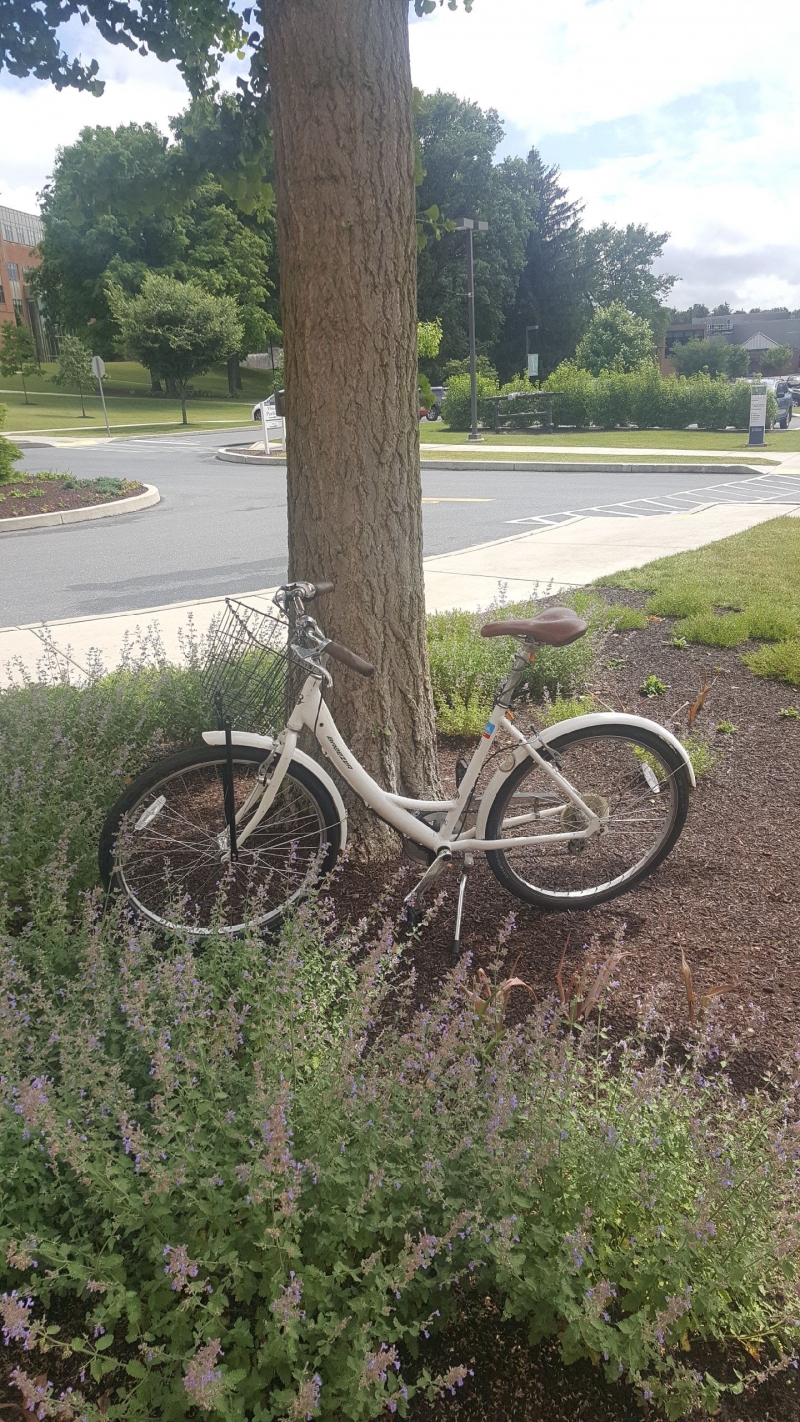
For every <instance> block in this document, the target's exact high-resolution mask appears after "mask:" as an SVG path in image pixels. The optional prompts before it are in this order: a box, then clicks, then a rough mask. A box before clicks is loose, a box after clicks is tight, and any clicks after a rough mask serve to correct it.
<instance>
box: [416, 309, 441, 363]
mask: <svg viewBox="0 0 800 1422" xmlns="http://www.w3.org/2000/svg"><path fill="white" fill-rule="evenodd" d="M441 344H442V323H441V321H440V320H439V318H438V316H437V318H436V320H435V321H418V322H417V351H418V353H419V357H420V359H421V360H435V359H436V357H437V356H438V354H439V347H440V346H441Z"/></svg>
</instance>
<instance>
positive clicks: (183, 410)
mask: <svg viewBox="0 0 800 1422" xmlns="http://www.w3.org/2000/svg"><path fill="white" fill-rule="evenodd" d="M180 396H181V420H182V421H183V423H184V424H185V425H188V423H189V421H188V420H187V418H186V381H185V380H181V381H180Z"/></svg>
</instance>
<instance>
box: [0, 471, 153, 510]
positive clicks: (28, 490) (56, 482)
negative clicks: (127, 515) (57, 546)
mask: <svg viewBox="0 0 800 1422" xmlns="http://www.w3.org/2000/svg"><path fill="white" fill-rule="evenodd" d="M76 482H77V481H76V480H71V479H69V476H66V478H65V479H47V480H45V481H44V482H43V481H41V480H36V479H30V480H27V479H21V480H19V481H17V482H15V483H13V484H0V519H4V518H22V517H23V515H25V514H37V513H60V512H62V510H64V509H85V508H92V507H93V506H94V505H95V504H114V503H116V502H117V501H118V500H119V499H130V498H132V497H133V495H134V494H143V493H144V492H145V486H144V484H140V483H139V481H138V480H136V479H120V480H119V481H118V482H119V484H120V489H119V491H118V492H117V493H108V492H107V491H104V490H102V489H97V488H95V487H93V486H94V484H95V481H94V480H92V479H86V480H81V481H80V486H79V487H78V488H70V487H68V486H67V487H65V483H67V484H69V483H76Z"/></svg>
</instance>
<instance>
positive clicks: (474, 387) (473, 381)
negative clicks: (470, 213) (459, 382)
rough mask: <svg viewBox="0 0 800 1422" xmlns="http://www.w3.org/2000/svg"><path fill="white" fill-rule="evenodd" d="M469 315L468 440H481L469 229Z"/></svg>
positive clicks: (468, 234)
mask: <svg viewBox="0 0 800 1422" xmlns="http://www.w3.org/2000/svg"><path fill="white" fill-rule="evenodd" d="M467 315H468V317H469V380H470V395H471V403H472V431H471V433H470V435H469V436H468V438H469V439H470V440H479V439H480V435H479V434H478V369H477V363H476V357H475V264H474V261H473V252H472V228H471V227H468V228H467Z"/></svg>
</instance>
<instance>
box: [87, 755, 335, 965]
mask: <svg viewBox="0 0 800 1422" xmlns="http://www.w3.org/2000/svg"><path fill="white" fill-rule="evenodd" d="M264 759H265V753H264V751H263V750H260V749H259V748H258V747H255V746H235V747H234V751H233V762H234V780H235V786H236V791H235V793H236V803H237V805H240V804H242V803H243V799H244V794H245V793H249V789H250V788H252V786H253V784H254V779H255V776H257V773H258V770H259V768H260V766H261V765H262V764H263V762H264ZM226 765H227V758H226V752H225V749H224V747H220V746H206V745H201V746H193V747H189V748H187V749H186V750H182V751H178V752H176V754H174V755H171V756H167V757H165V759H163V760H160V761H158V762H156V763H155V764H154V765H151V766H149V767H148V769H147V770H144V771H143V772H142V773H141V775H138V776H137V777H136V779H135V780H133V781H132V782H131V784H130V785H129V786H127V788H126V790H125V791H124V793H123V794H122V795H121V796H120V797H119V799H118V800H117V801H116V803H115V804H114V805H113V806H112V807H111V809H110V810H109V813H108V815H107V817H106V820H105V823H104V825H103V829H102V832H101V835H100V847H99V861H100V877H101V880H102V882H103V885H104V887H105V888H106V889H107V890H109V892H115V893H119V894H122V895H124V896H125V897H126V898H128V899H129V900H130V902H131V903H132V905H133V907H134V908H135V910H136V911H137V912H138V913H139V914H140V915H141V916H143V917H144V918H146V919H148V920H149V921H150V922H152V923H154V924H155V925H156V926H157V927H159V928H162V929H168V930H179V931H181V932H183V933H187V934H189V935H190V936H192V937H194V938H202V937H208V936H209V935H210V934H212V933H222V934H226V935H228V936H231V937H234V936H237V935H239V934H242V933H245V932H249V931H253V930H260V929H267V928H269V927H271V926H273V925H276V924H277V923H278V922H279V921H280V919H281V918H282V917H283V916H284V914H285V913H286V911H287V909H288V908H290V907H291V905H292V904H294V903H296V902H298V901H299V900H300V899H301V898H303V897H304V896H305V894H307V893H308V891H309V890H310V889H311V888H312V887H313V886H314V884H316V883H318V882H319V880H320V879H321V878H322V877H324V875H325V874H327V873H329V872H330V870H331V869H332V868H333V866H334V865H335V863H336V861H337V859H338V857H339V853H340V850H341V840H342V834H341V830H342V827H341V823H340V820H339V812H338V810H337V808H336V805H335V803H334V801H333V798H332V796H331V795H330V793H329V791H328V790H327V788H326V787H325V785H324V784H323V783H322V781H321V780H320V779H319V777H318V776H316V775H315V774H314V772H313V771H312V770H310V769H309V768H308V767H306V766H304V765H301V764H300V763H299V762H297V761H291V762H290V764H289V767H288V770H287V774H286V779H285V780H284V782H283V784H282V785H281V787H280V789H279V791H278V795H277V796H276V800H275V802H274V804H273V806H271V807H270V810H269V811H268V813H267V815H266V817H265V820H264V822H263V823H262V825H261V826H259V827H258V829H257V830H256V831H254V834H253V837H252V839H251V840H250V841H246V842H245V844H244V845H243V846H242V849H241V853H240V857H239V861H238V863H237V864H236V865H235V866H233V868H232V866H230V865H224V864H223V861H222V855H221V853H220V852H219V841H218V836H219V834H220V833H223V832H224V830H225V823H226V822H225V818H224V799H223V778H222V777H223V771H224V769H225V767H226ZM181 785H182V788H181ZM170 787H171V788H170ZM165 791H166V792H167V793H166V794H164V804H163V805H162V806H161V807H160V808H157V809H156V810H155V814H152V807H153V806H154V804H156V802H157V801H158V799H159V794H162V793H164V792H165ZM168 796H171V797H172V798H171V799H168ZM187 809H191V814H190V815H187V814H186V811H187ZM165 810H166V815H165V814H164V811H165ZM134 811H137V815H136V817H134V814H133V812H134ZM282 811H283V812H285V814H284V819H283V821H282V820H281V818H280V817H281V813H282ZM148 814H152V818H151V819H150V820H149V822H148V823H146V824H145V825H144V826H143V827H142V829H141V830H138V829H137V821H141V819H142V818H146V817H147V815H148ZM292 814H294V821H292V819H291V816H292ZM162 816H163V817H162ZM171 824H176V825H180V827H181V828H180V833H181V834H182V835H183V836H184V839H183V840H180V839H175V838H174V837H173V838H172V840H170V836H169V834H168V829H169V826H170V825H171ZM292 825H294V838H287V835H288V836H290V835H291V834H292ZM151 826H157V828H155V829H152V830H151ZM145 830H147V831H150V833H149V835H148V837H147V839H143V838H142V835H143V833H144V831H145ZM276 833H277V836H278V837H277V839H276V837H275V836H276ZM281 836H282V838H281ZM131 846H133V848H131ZM248 846H249V847H248ZM170 848H171V850H172V852H171V853H170ZM281 860H285V861H286V864H288V865H289V867H288V868H287V867H286V864H281V862H280V861H281ZM276 876H277V881H276V884H275V888H274V889H273V888H272V885H273V881H275V880H276ZM281 876H283V878H284V881H285V883H284V886H283V887H281ZM223 881H224V882H223ZM284 889H286V890H287V891H286V892H284ZM176 893H178V894H179V898H180V909H179V911H178V909H177V908H176V900H175V894H176Z"/></svg>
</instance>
